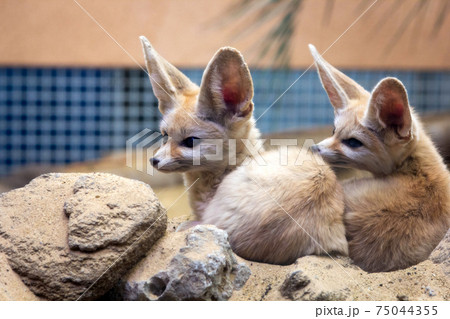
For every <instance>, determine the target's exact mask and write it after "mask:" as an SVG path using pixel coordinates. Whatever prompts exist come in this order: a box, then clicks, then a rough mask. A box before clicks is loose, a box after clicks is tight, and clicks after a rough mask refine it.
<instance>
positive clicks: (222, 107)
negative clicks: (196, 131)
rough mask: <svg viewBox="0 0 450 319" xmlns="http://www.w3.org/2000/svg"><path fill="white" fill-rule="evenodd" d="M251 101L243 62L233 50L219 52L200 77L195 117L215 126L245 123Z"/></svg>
mask: <svg viewBox="0 0 450 319" xmlns="http://www.w3.org/2000/svg"><path fill="white" fill-rule="evenodd" d="M252 98H253V82H252V78H251V75H250V71H249V69H248V67H247V64H246V63H245V61H244V58H243V57H242V55H241V54H240V53H239V51H238V50H236V49H234V48H230V47H224V48H221V49H220V50H219V51H217V52H216V54H215V55H214V57H213V58H212V59H211V61H210V62H209V64H208V66H207V68H206V70H205V72H204V74H203V78H202V84H201V86H200V95H199V103H198V109H197V111H198V113H199V115H200V116H203V117H205V118H208V119H210V120H213V121H216V122H219V123H224V120H226V119H247V118H249V117H250V116H251V115H252V112H253V102H252Z"/></svg>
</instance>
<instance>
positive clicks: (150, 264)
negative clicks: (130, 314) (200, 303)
mask: <svg viewBox="0 0 450 319" xmlns="http://www.w3.org/2000/svg"><path fill="white" fill-rule="evenodd" d="M161 269H162V270H161ZM250 274H251V273H250V269H249V268H248V267H247V266H246V265H245V264H244V263H240V264H239V263H238V262H237V261H236V257H235V255H234V253H233V252H232V250H231V247H230V244H229V242H228V235H227V233H226V232H224V231H223V230H220V229H218V228H216V227H215V226H210V225H199V226H195V227H194V228H191V229H188V230H186V231H183V232H176V233H174V232H172V233H167V235H166V236H165V238H163V239H162V240H161V241H160V242H158V244H157V245H155V246H154V247H153V248H152V249H151V251H150V252H149V254H148V255H147V256H146V258H145V259H143V260H142V261H141V262H140V263H139V264H138V265H137V266H136V267H135V268H133V270H132V271H131V272H130V273H129V274H128V275H127V276H126V277H125V278H124V279H123V282H122V283H121V284H120V285H118V287H117V288H116V289H115V290H116V292H115V294H116V297H117V298H119V299H125V300H227V299H229V298H230V297H231V295H232V293H233V291H234V290H239V289H240V288H241V287H242V286H243V285H244V284H245V283H246V281H247V279H248V278H249V276H250Z"/></svg>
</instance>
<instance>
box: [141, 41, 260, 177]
mask: <svg viewBox="0 0 450 319" xmlns="http://www.w3.org/2000/svg"><path fill="white" fill-rule="evenodd" d="M141 42H142V45H143V48H144V55H145V58H146V64H147V70H148V73H149V76H150V80H151V83H152V87H153V92H154V93H155V96H156V97H157V98H158V100H159V110H160V112H161V113H162V115H163V118H162V121H161V124H160V130H161V134H162V135H163V136H164V139H163V144H162V146H161V147H160V148H159V150H158V151H157V152H156V154H155V155H154V157H153V158H152V159H151V160H150V162H151V163H152V165H153V166H155V167H156V168H157V169H158V170H160V171H163V172H188V171H205V170H209V171H211V170H222V169H225V168H226V167H227V166H228V165H229V163H230V156H229V154H228V151H229V149H230V148H232V150H233V151H234V149H235V148H236V153H239V151H240V149H241V142H240V140H241V139H247V138H257V137H259V132H258V131H257V130H256V129H255V127H254V119H253V102H252V98H253V84H252V80H251V76H250V71H249V70H248V67H247V65H246V64H245V62H244V60H243V58H242V55H241V54H240V53H239V52H238V51H237V50H235V49H233V48H228V47H226V48H222V49H220V50H219V51H218V52H217V53H216V54H215V55H214V57H213V58H212V60H211V61H210V62H209V64H208V66H207V68H206V70H205V72H204V74H203V78H202V83H201V85H200V87H198V86H197V85H196V84H194V83H192V82H191V81H190V80H189V79H188V78H187V77H186V76H185V75H184V74H183V73H181V72H180V71H179V70H178V69H176V68H175V67H174V66H173V65H171V64H170V63H168V62H167V61H166V60H164V59H163V58H162V57H161V56H159V55H158V53H157V52H156V51H155V50H154V49H153V48H152V46H151V45H150V43H149V42H148V40H147V39H145V38H144V37H141ZM230 139H231V140H236V145H234V144H233V145H229V143H230V142H229V140H230ZM233 143H234V142H233ZM233 156H234V153H233Z"/></svg>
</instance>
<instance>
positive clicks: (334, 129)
mask: <svg viewBox="0 0 450 319" xmlns="http://www.w3.org/2000/svg"><path fill="white" fill-rule="evenodd" d="M334 133H336V128H335V127H333V135H334Z"/></svg>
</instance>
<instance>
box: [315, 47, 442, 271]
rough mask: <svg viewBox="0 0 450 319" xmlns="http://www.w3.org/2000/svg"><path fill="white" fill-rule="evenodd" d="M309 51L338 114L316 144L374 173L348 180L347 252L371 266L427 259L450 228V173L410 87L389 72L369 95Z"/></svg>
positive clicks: (331, 157) (339, 161)
mask: <svg viewBox="0 0 450 319" xmlns="http://www.w3.org/2000/svg"><path fill="white" fill-rule="evenodd" d="M310 50H311V53H312V55H313V57H314V60H315V63H316V66H317V69H318V73H319V77H320V79H321V82H322V85H323V87H324V88H325V91H326V92H327V94H328V97H329V99H330V101H331V104H332V105H333V107H334V114H335V120H334V125H335V131H334V133H333V136H332V137H330V138H327V139H325V140H324V141H322V142H320V143H319V144H318V145H317V146H316V147H315V150H316V151H317V152H319V153H320V154H321V155H322V157H323V159H324V160H325V161H327V162H328V163H330V164H332V165H334V166H340V167H352V168H358V169H362V170H367V171H369V172H371V173H372V174H373V178H364V179H360V180H353V181H348V182H345V183H344V184H343V187H344V196H345V205H346V211H345V214H344V221H345V226H346V233H347V240H348V242H349V255H350V257H351V258H352V259H353V260H354V262H355V263H356V264H357V265H359V266H360V267H361V268H363V269H364V270H367V271H370V272H377V271H391V270H395V269H401V268H406V267H409V266H411V265H414V264H417V263H419V262H421V261H423V260H425V259H426V258H427V257H428V256H429V254H430V253H431V251H432V250H433V249H434V248H435V247H436V245H437V244H438V243H439V241H440V240H441V239H442V237H443V236H444V235H445V233H446V232H447V229H448V228H449V217H450V177H449V172H448V171H447V168H446V166H445V165H444V163H443V161H442V158H441V156H440V155H439V153H438V152H437V150H436V148H435V147H434V145H433V143H432V142H431V140H430V138H429V137H428V135H427V133H426V132H425V131H424V129H423V128H422V125H421V123H420V121H419V119H418V117H417V115H415V114H414V111H413V109H412V108H411V107H410V105H409V102H408V95H407V92H406V89H405V87H404V86H403V84H402V83H401V82H400V81H399V80H398V79H396V78H385V79H383V80H381V81H380V82H379V83H378V84H377V85H376V86H375V88H374V89H373V91H372V93H369V92H367V91H366V90H364V89H363V88H362V87H361V86H360V85H358V84H357V83H356V82H354V81H353V80H352V79H350V78H349V77H347V76H346V75H344V74H343V73H342V72H340V71H338V70H337V69H335V68H334V67H333V66H331V65H330V64H329V63H327V62H326V61H325V60H324V59H323V58H322V57H321V56H320V55H319V54H318V52H317V51H316V49H315V48H314V47H313V46H312V45H310Z"/></svg>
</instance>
